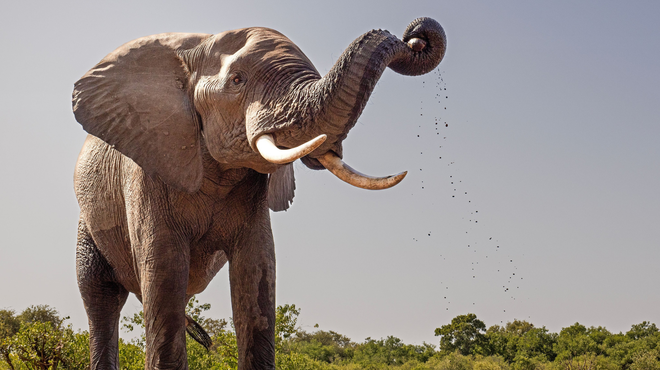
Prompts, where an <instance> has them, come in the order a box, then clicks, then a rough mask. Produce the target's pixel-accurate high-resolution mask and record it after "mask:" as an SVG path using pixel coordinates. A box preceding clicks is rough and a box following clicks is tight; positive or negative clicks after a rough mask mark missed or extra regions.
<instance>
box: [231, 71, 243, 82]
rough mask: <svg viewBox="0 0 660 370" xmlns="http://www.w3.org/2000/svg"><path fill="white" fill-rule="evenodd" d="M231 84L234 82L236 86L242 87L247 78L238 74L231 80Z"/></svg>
mask: <svg viewBox="0 0 660 370" xmlns="http://www.w3.org/2000/svg"><path fill="white" fill-rule="evenodd" d="M231 82H233V83H234V85H240V84H242V83H245V77H243V75H242V74H240V73H237V74H235V75H234V76H233V77H232V78H231Z"/></svg>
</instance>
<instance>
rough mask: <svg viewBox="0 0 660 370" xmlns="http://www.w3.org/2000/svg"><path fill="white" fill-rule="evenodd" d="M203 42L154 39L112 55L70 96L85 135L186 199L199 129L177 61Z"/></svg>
mask: <svg viewBox="0 0 660 370" xmlns="http://www.w3.org/2000/svg"><path fill="white" fill-rule="evenodd" d="M208 36H210V35H205V34H177V33H168V34H159V35H153V36H148V37H143V38H140V39H137V40H134V41H131V42H129V43H126V44H124V45H122V46H121V47H119V48H118V49H117V50H115V51H114V52H112V53H110V54H108V55H107V56H106V57H105V58H103V60H102V61H101V62H100V63H99V64H97V65H96V66H95V67H94V68H92V69H91V70H90V71H89V72H87V73H86V74H85V75H84V76H83V77H82V78H81V79H80V80H78V82H76V83H75V87H74V90H73V112H74V114H75V117H76V120H77V121H78V122H80V124H82V126H83V128H84V129H85V131H87V132H88V133H90V134H92V135H94V136H96V137H98V138H100V139H102V140H103V141H105V142H106V143H108V144H110V145H112V146H113V147H114V148H115V149H116V150H119V151H120V152H121V153H122V154H124V155H126V156H127V157H129V158H131V159H132V160H133V161H135V163H137V164H138V165H139V166H140V167H142V169H143V170H144V171H145V172H146V173H147V174H148V175H150V176H157V177H160V178H161V179H162V180H163V181H165V182H166V183H167V184H169V185H172V186H175V187H176V188H179V189H183V190H186V191H188V192H194V191H197V190H198V189H199V187H200V185H201V182H202V176H203V170H202V159H201V158H202V157H201V149H200V143H199V140H200V128H199V124H198V122H197V114H196V112H195V110H194V107H193V105H192V103H191V101H190V95H189V92H188V88H187V85H188V78H189V75H188V72H187V70H186V68H185V67H184V64H183V62H182V61H181V60H180V59H179V57H178V56H177V53H176V52H177V51H178V50H183V49H190V48H192V47H194V46H196V45H198V44H199V43H200V42H201V41H203V40H204V39H206V38H207V37H208Z"/></svg>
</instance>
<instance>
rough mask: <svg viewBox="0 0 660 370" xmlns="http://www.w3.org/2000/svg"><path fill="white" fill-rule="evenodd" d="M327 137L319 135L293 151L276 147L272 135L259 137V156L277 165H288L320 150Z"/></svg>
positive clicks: (257, 143) (257, 144) (257, 145)
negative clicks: (317, 149)
mask: <svg viewBox="0 0 660 370" xmlns="http://www.w3.org/2000/svg"><path fill="white" fill-rule="evenodd" d="M327 137H328V136H327V135H325V134H323V135H319V136H317V137H315V138H313V139H312V140H310V141H308V142H306V143H304V144H301V145H298V146H297V147H295V148H291V149H280V148H278V147H277V145H275V139H274V138H273V135H271V134H265V135H261V136H259V138H258V139H257V142H256V147H257V150H259V154H261V156H262V157H264V159H265V160H267V161H268V162H271V163H275V164H287V163H291V162H293V161H295V160H296V159H298V158H301V157H304V156H306V155H307V154H309V153H311V152H313V151H314V150H315V149H316V148H318V147H319V146H320V145H321V144H323V142H324V141H325V139H327Z"/></svg>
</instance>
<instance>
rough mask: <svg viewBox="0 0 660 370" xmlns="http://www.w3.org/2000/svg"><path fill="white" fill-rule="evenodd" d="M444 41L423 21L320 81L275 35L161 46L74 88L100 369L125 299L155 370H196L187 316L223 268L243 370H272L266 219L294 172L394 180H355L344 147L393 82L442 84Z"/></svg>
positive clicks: (86, 293)
mask: <svg viewBox="0 0 660 370" xmlns="http://www.w3.org/2000/svg"><path fill="white" fill-rule="evenodd" d="M445 46H446V38H445V34H444V31H443V29H442V27H441V26H440V25H439V24H438V23H437V22H436V21H435V20H433V19H430V18H419V19H416V20H414V21H413V22H412V23H411V24H410V25H409V26H408V28H407V29H406V31H405V33H404V35H403V40H399V39H397V38H396V37H395V36H393V35H391V34H390V33H389V32H387V31H382V30H373V31H370V32H367V33H365V34H364V35H362V36H360V37H359V38H358V39H356V40H355V41H354V42H353V43H352V44H351V45H350V46H349V47H348V48H347V49H346V51H345V52H344V53H343V55H342V56H341V57H340V58H339V60H338V61H337V63H336V64H335V65H334V67H333V68H332V70H331V71H330V72H328V73H327V75H326V76H324V77H321V76H320V74H319V73H318V72H317V70H316V69H315V68H314V66H313V65H312V63H311V62H310V61H309V59H308V58H307V57H306V56H305V55H304V54H303V52H302V51H300V49H299V48H298V47H297V46H296V45H294V44H293V43H292V42H291V41H290V40H289V39H288V38H286V37H285V36H284V35H282V34H281V33H279V32H277V31H274V30H272V29H267V28H245V29H239V30H234V31H228V32H223V33H220V34H217V35H207V34H183V33H166V34H159V35H153V36H148V37H143V38H139V39H137V40H134V41H131V42H128V43H126V44H124V45H123V46H121V47H119V48H118V49H117V50H115V51H113V52H112V53H110V54H108V55H107V56H106V57H105V58H104V59H103V60H101V62H99V63H98V64H97V65H96V66H94V67H93V68H92V69H91V70H90V71H88V72H87V73H86V74H85V75H84V76H83V77H82V78H81V79H80V80H78V81H77V82H76V83H75V87H74V91H73V111H74V114H75V118H76V120H77V121H78V122H79V123H80V124H82V126H83V128H84V129H85V131H87V132H88V133H89V135H88V136H87V139H86V141H85V143H84V146H83V148H82V151H81V153H80V156H79V157H78V162H77V164H76V170H75V181H74V183H75V192H76V196H77V199H78V203H79V205H80V222H79V227H78V241H77V249H76V266H77V267H76V268H77V276H78V286H79V288H80V292H81V295H82V298H83V301H84V304H85V309H86V311H87V315H88V318H89V330H90V352H91V368H92V369H117V368H118V344H117V340H118V331H119V328H118V321H119V317H120V311H121V308H122V306H123V305H124V303H125V301H126V298H127V296H128V293H129V292H131V293H133V294H135V295H136V296H137V297H138V299H139V300H140V301H141V302H142V304H143V309H144V318H145V328H146V368H148V369H187V368H188V365H187V361H186V349H185V332H186V326H187V325H190V322H189V320H187V318H186V316H185V312H184V311H185V307H186V303H187V302H188V300H189V299H190V297H191V296H192V295H194V294H197V293H200V292H202V291H203V290H204V289H205V288H206V286H207V285H208V284H209V282H210V281H211V279H212V278H213V277H214V276H215V274H216V273H217V272H218V270H220V268H221V267H222V266H223V265H224V264H225V263H227V262H229V280H230V287H231V302H232V309H233V319H234V324H235V329H236V336H237V341H238V350H239V366H238V367H239V369H243V370H247V369H274V363H275V350H274V325H275V254H274V246H273V237H272V231H271V226H270V215H269V208H270V209H272V210H274V211H280V210H285V209H287V208H288V207H289V205H290V203H291V202H292V199H293V196H294V189H295V184H294V175H293V166H292V164H291V162H293V161H294V160H296V159H301V160H302V162H303V163H304V164H305V165H306V166H307V167H309V168H312V169H316V170H318V169H325V168H327V169H329V170H330V171H332V172H333V173H335V174H336V175H337V176H338V177H340V178H342V179H344V180H345V181H347V182H349V183H352V184H354V185H356V186H360V187H364V188H368V189H382V188H386V187H390V186H393V185H395V184H396V183H398V182H399V181H401V179H402V178H403V176H404V175H405V173H402V174H399V175H397V176H392V177H387V178H371V177H368V176H365V175H361V174H359V173H357V172H355V171H352V169H351V168H350V167H349V166H347V165H345V164H344V163H343V162H342V160H341V158H342V141H343V140H344V139H345V138H346V135H347V134H348V131H349V130H350V129H351V128H352V127H353V126H354V125H355V122H356V121H357V119H358V117H359V116H360V114H361V112H362V110H363V108H364V106H365V104H366V102H367V99H368V98H369V96H370V95H371V92H372V90H373V88H374V86H375V84H376V82H377V81H378V79H379V78H380V76H381V75H382V73H383V71H384V70H385V68H386V67H388V66H389V67H390V68H391V69H393V70H394V71H396V72H398V73H401V74H405V75H420V74H424V73H428V72H430V71H432V70H433V69H434V68H435V67H436V66H437V65H438V63H440V60H441V59H442V58H443V56H444V53H445Z"/></svg>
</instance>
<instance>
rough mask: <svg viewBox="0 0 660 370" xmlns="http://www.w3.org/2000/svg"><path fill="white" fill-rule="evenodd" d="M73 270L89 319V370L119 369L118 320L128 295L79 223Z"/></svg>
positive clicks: (84, 228) (81, 222)
mask: <svg viewBox="0 0 660 370" xmlns="http://www.w3.org/2000/svg"><path fill="white" fill-rule="evenodd" d="M76 270H77V275H78V288H79V289H80V294H81V295H82V298H83V302H84V303H85V310H86V311H87V317H88V319H89V347H90V369H92V370H100V369H112V370H114V369H119V350H118V345H119V344H118V341H119V317H120V315H121V309H122V307H123V306H124V303H126V298H127V297H128V291H127V290H126V289H124V287H123V286H122V285H120V284H118V283H117V282H116V281H115V279H114V272H113V270H112V267H111V266H110V264H108V262H107V261H106V259H105V258H104V257H103V255H101V253H100V252H99V250H98V249H97V247H96V244H94V241H93V240H92V237H91V235H90V234H89V232H88V231H87V228H86V226H85V223H84V221H83V220H80V222H79V224H78V245H77V248H76Z"/></svg>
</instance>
